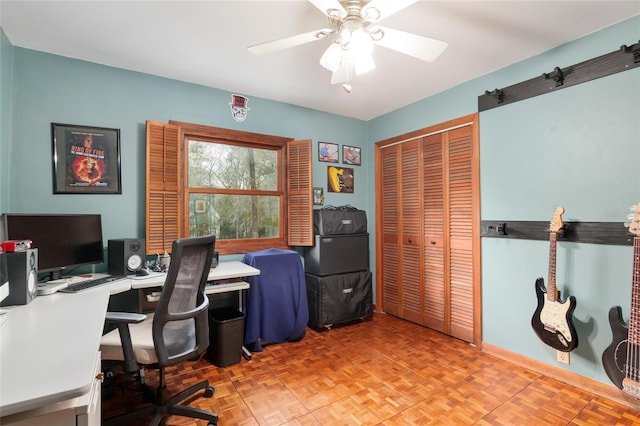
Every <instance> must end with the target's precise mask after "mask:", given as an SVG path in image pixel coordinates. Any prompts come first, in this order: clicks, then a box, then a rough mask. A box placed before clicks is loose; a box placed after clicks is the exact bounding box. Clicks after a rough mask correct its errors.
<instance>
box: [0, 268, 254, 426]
mask: <svg viewBox="0 0 640 426" xmlns="http://www.w3.org/2000/svg"><path fill="white" fill-rule="evenodd" d="M259 274H260V271H259V270H258V269H256V268H253V267H251V266H249V265H245V264H244V263H242V262H221V263H220V264H219V265H218V267H217V268H214V269H212V270H211V273H210V274H209V280H212V281H213V280H227V279H237V278H241V277H245V276H253V275H259ZM164 275H165V274H153V275H149V276H146V277H137V276H136V277H134V276H131V277H129V278H125V279H123V280H120V281H116V282H114V283H111V284H108V285H105V286H101V287H97V288H94V289H91V290H87V291H83V292H80V293H75V294H68V293H55V294H52V295H48V296H38V297H36V299H35V300H34V301H33V302H31V303H29V304H28V305H23V306H15V307H9V308H8V310H9V312H8V314H7V315H8V316H9V317H8V319H7V323H6V324H4V325H3V326H2V327H1V328H0V424H5V422H9V421H11V420H12V419H11V417H7V416H12V415H13V417H19V416H20V414H19V413H23V412H32V413H33V414H34V415H35V414H43V413H46V412H53V411H54V410H55V409H56V407H62V408H67V406H68V402H69V400H72V399H74V398H81V397H84V396H86V394H87V393H88V392H89V391H90V390H91V388H92V386H94V385H95V382H96V378H95V377H96V370H95V367H96V356H97V354H98V350H99V347H100V337H101V336H102V330H103V325H104V315H105V313H106V311H107V305H108V302H109V296H110V294H115V293H120V292H122V291H126V290H129V289H137V288H144V287H158V286H162V285H163V284H164ZM245 285H246V286H247V287H248V284H247V283H244V282H231V283H229V284H217V285H212V286H209V287H208V290H210V291H208V292H213V293H218V292H225V291H235V290H241V289H244V288H247V287H244V286H245ZM30 410H33V411H30ZM43 410H44V411H43ZM25 414H28V413H25ZM45 423H46V421H45ZM45 423H41V424H45Z"/></svg>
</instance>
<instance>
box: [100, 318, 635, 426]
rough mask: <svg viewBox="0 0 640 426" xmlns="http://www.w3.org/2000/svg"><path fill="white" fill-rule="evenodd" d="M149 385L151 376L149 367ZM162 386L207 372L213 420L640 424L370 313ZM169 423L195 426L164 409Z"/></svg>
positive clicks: (126, 406) (108, 403)
mask: <svg viewBox="0 0 640 426" xmlns="http://www.w3.org/2000/svg"><path fill="white" fill-rule="evenodd" d="M149 376H150V377H149V381H150V383H151V384H153V383H155V380H156V378H157V376H155V375H154V373H153V372H150V374H149ZM167 376H168V377H169V378H170V379H169V380H170V381H169V391H170V394H172V393H174V392H175V391H176V390H178V389H180V388H182V387H185V386H187V385H189V384H191V383H194V382H197V381H199V380H202V379H203V378H207V379H208V380H209V382H210V383H211V384H212V385H214V386H215V388H216V394H215V395H214V397H213V398H211V399H206V398H198V399H196V400H194V401H193V402H192V403H191V405H193V406H198V407H200V408H203V409H205V410H210V411H215V412H217V413H218V415H219V416H220V423H219V424H220V425H222V426H231V425H234V426H235V425H269V426H275V425H286V426H303V425H309V426H311V425H385V426H391V425H441V424H442V425H510V426H511V425H640V405H639V408H638V410H633V409H631V408H629V407H628V406H625V405H621V404H619V403H616V402H614V401H611V400H608V399H605V398H602V397H599V396H597V395H593V394H590V393H588V392H585V391H583V390H581V389H579V388H576V387H574V386H570V385H567V384H565V383H563V382H560V381H558V380H555V379H552V378H549V377H546V376H543V375H540V374H538V373H535V372H533V371H530V370H527V369H525V368H522V367H519V366H517V365H515V364H511V363H508V362H506V361H503V360H501V359H499V358H496V357H494V356H492V355H489V354H486V353H482V352H480V351H478V350H477V349H475V348H474V347H472V346H470V345H468V344H467V343H465V342H462V341H459V340H457V339H454V338H451V337H448V336H445V335H443V334H440V333H437V332H434V331H432V330H429V329H427V328H423V327H420V326H418V325H415V324H412V323H410V322H406V321H403V320H400V319H398V318H395V317H392V316H389V315H383V314H375V315H374V318H373V320H371V321H366V322H363V323H358V324H353V325H349V326H345V327H339V328H334V329H332V330H329V331H325V332H316V331H313V330H311V329H307V333H306V336H305V338H304V339H303V340H302V341H300V342H296V343H282V344H276V345H271V346H267V347H265V349H264V351H263V352H259V353H254V354H253V359H252V361H251V362H247V361H246V360H244V359H243V360H242V361H241V362H240V363H239V364H235V365H231V366H228V367H225V368H218V367H216V366H214V365H212V364H210V363H209V362H208V361H206V360H204V359H201V360H199V361H196V362H192V363H185V364H183V365H181V366H180V368H179V369H177V368H172V369H170V370H169V371H168V374H167ZM140 404H142V399H141V398H140V396H139V395H138V394H137V393H134V392H132V391H125V392H117V393H116V394H115V395H114V396H113V397H112V398H110V399H108V400H105V401H103V418H108V417H111V416H112V415H113V414H116V413H120V412H123V411H127V410H130V409H132V408H133V407H136V406H140ZM167 424H170V425H196V424H205V423H204V422H201V423H197V422H195V421H192V420H188V419H184V418H180V417H172V418H170V419H169V421H168V422H167Z"/></svg>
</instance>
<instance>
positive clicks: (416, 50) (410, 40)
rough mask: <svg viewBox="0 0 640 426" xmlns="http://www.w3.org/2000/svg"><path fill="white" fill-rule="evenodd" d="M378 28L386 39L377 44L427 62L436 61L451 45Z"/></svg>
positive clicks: (385, 28)
mask: <svg viewBox="0 0 640 426" xmlns="http://www.w3.org/2000/svg"><path fill="white" fill-rule="evenodd" d="M378 28H380V29H382V31H384V37H382V40H378V41H376V42H375V43H376V44H378V45H380V46H382V47H386V48H387V49H392V50H396V51H398V52H401V53H404V54H405V55H409V56H413V57H414V58H417V59H420V60H423V61H426V62H433V61H435V60H436V58H437V57H438V56H440V54H441V53H442V52H443V51H444V49H446V48H447V46H448V45H449V43H446V42H444V41H440V40H436V39H433V38H429V37H424V36H421V35H418V34H412V33H407V32H404V31H400V30H394V29H393V28H387V27H378Z"/></svg>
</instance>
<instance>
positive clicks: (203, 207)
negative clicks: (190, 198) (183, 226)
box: [195, 200, 207, 214]
mask: <svg viewBox="0 0 640 426" xmlns="http://www.w3.org/2000/svg"><path fill="white" fill-rule="evenodd" d="M195 211H196V213H199V214H202V213H206V212H207V201H206V200H196V205H195Z"/></svg>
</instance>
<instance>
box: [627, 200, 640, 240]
mask: <svg viewBox="0 0 640 426" xmlns="http://www.w3.org/2000/svg"><path fill="white" fill-rule="evenodd" d="M630 210H631V211H632V212H634V213H629V216H627V219H629V222H625V223H624V226H626V227H628V228H629V233H630V234H632V235H635V236H636V237H640V203H638V204H636V205H635V206H631V209H630Z"/></svg>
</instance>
